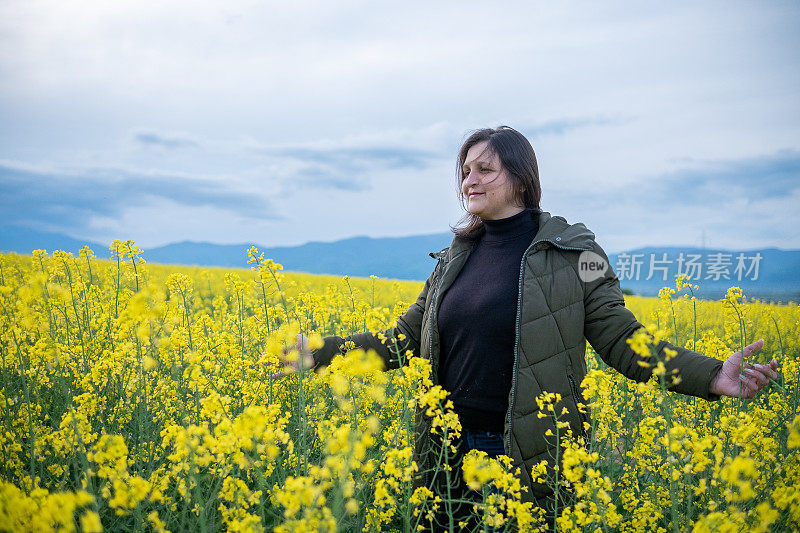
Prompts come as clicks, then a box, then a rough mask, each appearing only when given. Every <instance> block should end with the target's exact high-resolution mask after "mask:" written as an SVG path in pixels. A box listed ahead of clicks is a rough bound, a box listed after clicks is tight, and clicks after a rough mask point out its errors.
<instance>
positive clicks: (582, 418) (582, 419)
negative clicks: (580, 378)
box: [567, 374, 589, 449]
mask: <svg viewBox="0 0 800 533" xmlns="http://www.w3.org/2000/svg"><path fill="white" fill-rule="evenodd" d="M567 379H568V380H569V388H570V390H571V391H572V399H573V400H574V401H575V408H576V409H577V410H578V424H579V425H580V434H581V435H582V436H583V441H584V446H585V447H586V449H588V448H589V433H588V432H587V431H586V425H585V424H587V423H589V417H588V416H586V413H584V412H583V411H581V409H580V407H578V403H582V404H583V405H584V409H588V408H589V407H588V406H587V405H586V402H585V401H584V399H583V394H581V393H580V391H579V389H578V385H577V384H576V383H575V376H573V375H572V374H567Z"/></svg>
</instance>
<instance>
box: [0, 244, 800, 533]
mask: <svg viewBox="0 0 800 533" xmlns="http://www.w3.org/2000/svg"><path fill="white" fill-rule="evenodd" d="M248 255H249V258H250V262H251V266H252V269H251V270H245V269H240V270H233V269H228V270H225V269H199V268H191V267H173V266H163V265H146V264H145V263H144V261H143V260H142V258H141V252H140V250H138V249H137V248H136V246H135V245H134V244H133V243H132V242H130V241H126V242H119V241H115V243H114V244H113V245H112V250H111V259H110V260H107V259H106V260H100V259H96V258H95V257H93V255H92V254H91V252H90V251H88V249H84V250H83V251H82V252H81V254H80V256H79V257H73V256H71V255H70V254H67V253H62V252H54V253H52V254H47V253H45V252H43V251H35V252H34V253H33V256H18V255H14V254H10V255H0V306H1V307H0V360H1V362H2V369H0V372H2V388H0V404H1V405H2V410H0V424H2V428H1V429H0V530H2V531H51V530H53V531H76V530H78V531H85V532H96V531H102V530H110V531H174V532H177V531H209V532H211V531H221V530H229V531H265V530H266V531H271V530H275V531H416V530H421V529H424V528H425V526H426V523H427V522H426V521H427V519H428V517H429V516H430V515H431V511H432V509H433V508H434V507H439V506H441V507H443V508H444V509H447V507H448V505H450V504H451V502H448V501H446V500H445V501H442V500H439V499H437V498H436V497H435V496H434V495H433V494H431V493H430V492H428V491H427V490H426V489H425V488H417V489H414V487H413V485H412V483H411V480H412V476H413V474H414V472H415V470H416V465H414V464H413V463H412V461H411V447H410V443H411V442H412V439H413V418H414V412H415V410H416V409H422V410H424V411H425V412H426V416H432V417H434V419H435V421H434V426H435V427H436V428H437V431H439V432H441V433H442V434H443V435H445V436H446V438H448V439H450V438H453V436H454V435H457V434H458V430H459V425H458V420H457V418H455V417H454V416H453V413H452V411H451V410H450V409H449V408H448V404H447V399H446V393H445V392H444V391H442V390H441V389H440V388H439V387H437V386H434V385H433V384H432V383H431V381H430V379H429V366H428V364H427V361H425V360H421V359H419V358H416V357H410V358H409V363H408V364H407V365H406V366H405V367H403V368H402V369H399V370H394V371H391V372H383V371H382V370H381V362H380V359H378V358H377V356H375V354H374V353H364V352H363V351H362V350H352V351H351V352H349V354H348V355H347V356H345V357H339V358H337V359H335V360H334V363H333V364H332V365H331V366H330V367H328V368H327V369H326V370H325V371H323V372H321V373H319V374H317V373H315V372H311V371H305V372H300V373H297V374H292V375H288V376H284V377H278V378H272V377H271V374H272V372H273V371H274V370H275V363H276V362H277V358H278V355H279V354H281V350H282V347H283V346H284V345H285V344H286V343H287V342H290V341H292V340H293V339H294V336H295V334H296V333H299V332H302V333H305V334H306V335H308V336H309V337H311V338H312V341H313V342H315V343H318V342H319V341H320V336H325V335H332V334H337V335H345V334H348V333H355V332H361V331H366V330H370V331H375V332H377V331H382V330H386V329H387V328H389V327H390V326H391V325H393V324H394V321H395V320H396V317H398V316H399V315H401V314H402V313H404V312H405V310H406V309H407V308H408V306H409V305H410V304H411V303H412V302H413V301H414V300H415V299H416V296H417V294H418V292H419V290H420V289H421V287H422V285H421V283H413V282H392V281H387V280H380V279H375V278H374V277H373V278H372V279H349V278H347V277H345V278H338V277H331V276H313V275H304V274H291V273H285V274H284V273H283V272H281V267H280V265H277V264H276V263H274V262H273V261H270V260H269V259H264V258H263V257H260V256H259V255H258V252H257V251H255V250H251V251H250V252H249V253H248ZM244 259H245V258H244V257H243V260H244ZM700 285H702V283H700ZM699 290H700V292H699V294H700V295H701V294H702V286H701V287H700V288H699ZM692 291H694V292H697V288H696V286H694V285H686V284H685V283H682V282H681V281H680V280H679V282H678V284H677V286H676V287H674V289H672V290H670V289H664V290H662V293H661V297H660V298H649V299H646V298H638V297H628V298H627V306H628V308H629V309H631V310H632V311H633V312H634V314H635V315H636V316H637V318H639V320H640V321H642V322H643V323H645V324H646V325H647V326H648V328H649V329H650V331H651V332H654V333H656V335H657V336H658V337H661V338H665V339H667V340H669V341H671V342H673V343H675V344H679V345H681V346H686V347H688V348H691V349H694V350H696V351H699V352H701V353H704V354H706V355H709V356H713V357H717V358H720V359H725V358H726V357H727V356H728V355H730V354H731V353H732V352H733V351H736V350H737V349H740V348H741V347H742V346H743V345H745V344H749V343H750V342H752V341H754V340H757V339H759V338H762V337H763V338H764V339H765V341H766V342H765V345H764V349H763V350H762V351H761V352H760V353H758V354H757V355H756V356H755V358H754V361H753V362H761V363H765V362H767V361H769V360H770V359H771V358H773V357H775V358H777V360H778V363H779V379H778V381H777V382H775V383H771V384H770V385H769V386H768V387H767V388H765V389H764V390H763V391H762V392H761V393H760V394H759V395H758V396H757V397H756V398H754V399H752V400H737V399H733V398H724V399H723V400H722V401H720V402H706V401H704V400H699V399H694V398H689V397H685V396H681V395H678V394H675V393H671V392H665V389H664V382H665V381H664V380H665V379H668V376H663V375H658V374H659V372H658V371H656V372H655V373H654V376H653V378H652V379H651V381H650V382H649V383H647V384H637V383H634V382H632V381H629V380H626V379H625V378H623V377H622V376H621V375H620V374H618V373H617V372H616V371H614V370H612V369H609V368H608V367H606V366H605V365H604V364H603V363H602V361H600V359H599V358H598V357H597V356H596V355H595V354H594V352H593V351H592V350H591V348H589V349H588V350H587V352H588V353H587V359H588V362H589V368H590V373H589V375H588V376H587V378H586V380H585V381H584V383H583V386H584V387H585V391H586V396H587V397H588V398H589V399H590V400H591V405H590V406H589V409H590V410H591V420H592V428H591V441H590V442H589V443H587V445H586V446H583V445H581V443H580V442H576V441H575V440H573V439H572V438H571V436H570V435H560V434H559V435H557V436H556V438H559V439H562V442H563V448H562V449H561V451H560V453H561V457H560V458H559V461H560V465H561V466H560V468H558V469H557V470H555V471H546V470H544V469H539V470H538V472H535V473H534V474H535V475H539V476H540V477H541V478H542V479H543V480H544V481H547V482H549V483H551V484H552V485H553V486H556V485H559V486H561V487H563V490H562V491H561V492H560V493H559V494H561V495H562V496H561V499H560V500H559V508H558V519H557V522H556V527H557V529H558V530H563V531H573V530H575V531H603V532H606V531H686V530H693V531H700V532H702V531H791V530H795V531H796V530H798V529H799V528H800V454H798V451H800V416H798V413H799V412H800V411H798V407H800V406H798V400H800V396H799V391H798V384H797V375H798V366H799V364H800V345H799V344H800V310H799V309H798V306H797V304H788V305H774V304H766V303H763V302H758V301H755V302H749V301H746V299H745V298H744V297H743V296H742V295H741V294H740V293H739V292H737V291H736V290H731V291H729V294H728V296H727V297H726V299H725V300H723V301H717V302H709V301H703V300H697V299H694V298H692V296H691V293H692ZM387 342H392V339H387ZM637 349H638V350H642V349H647V347H646V346H644V345H642V344H639V345H638V346H637ZM294 355H295V356H296V354H294ZM658 363H659V361H657V360H655V357H654V360H653V365H652V366H653V368H654V369H656V370H657V369H658V368H660V365H659V364H658ZM539 402H540V406H541V416H552V417H555V418H556V419H558V418H559V417H560V416H561V415H562V412H561V410H560V409H561V408H560V407H557V406H558V398H555V397H552V396H544V397H542V398H540V399H539ZM556 427H557V428H559V431H560V430H561V428H562V427H563V426H562V425H557V426H556ZM443 451H444V453H447V448H445V449H444V450H443ZM440 474H441V475H447V476H451V475H452V476H455V475H464V476H466V479H467V481H468V482H469V483H470V485H471V486H473V487H475V488H476V489H477V490H479V491H482V493H483V494H484V501H483V503H482V504H480V515H481V516H482V517H483V524H482V525H481V526H480V527H481V529H484V528H488V527H489V526H493V527H496V528H498V530H502V529H508V530H511V529H513V528H519V529H520V530H524V531H536V530H539V529H540V526H541V524H542V522H541V521H540V514H539V512H537V509H532V508H531V506H530V504H528V503H523V500H522V499H521V498H520V488H519V483H518V482H517V478H516V476H515V475H514V466H513V465H512V464H510V463H509V462H508V461H495V460H488V459H486V458H484V457H481V456H480V455H479V454H471V455H469V456H468V457H467V458H466V459H465V461H464V464H463V468H462V470H461V471H460V472H457V471H455V470H454V471H452V472H448V471H443V472H440ZM491 484H493V485H494V486H495V487H498V488H499V489H500V490H499V491H498V490H493V491H490V490H489V487H490V485H491ZM462 525H463V524H462ZM452 526H453V529H458V528H459V524H452Z"/></svg>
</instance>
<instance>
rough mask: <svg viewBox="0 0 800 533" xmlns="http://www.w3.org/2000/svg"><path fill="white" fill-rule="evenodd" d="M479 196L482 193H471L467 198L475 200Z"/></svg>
mask: <svg viewBox="0 0 800 533" xmlns="http://www.w3.org/2000/svg"><path fill="white" fill-rule="evenodd" d="M481 194H483V193H482V192H471V193H469V197H470V198H475V197H476V196H480V195H481Z"/></svg>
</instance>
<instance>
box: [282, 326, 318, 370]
mask: <svg viewBox="0 0 800 533" xmlns="http://www.w3.org/2000/svg"><path fill="white" fill-rule="evenodd" d="M308 346H309V342H308V337H306V336H305V335H303V334H302V333H298V334H297V339H296V340H295V343H294V345H291V344H287V345H285V346H284V347H283V354H282V356H279V357H278V367H279V370H277V371H276V372H273V373H272V378H273V379H274V378H280V377H283V376H288V375H290V374H294V373H296V372H299V371H300V370H301V369H302V370H308V369H311V368H314V357H312V356H311V350H310V349H309V347H308ZM292 350H294V351H295V352H297V354H298V355H297V358H291V359H290V358H289V357H288V355H289V352H291V351H292ZM301 365H302V366H301Z"/></svg>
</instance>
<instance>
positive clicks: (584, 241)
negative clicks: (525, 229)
mask: <svg viewBox="0 0 800 533" xmlns="http://www.w3.org/2000/svg"><path fill="white" fill-rule="evenodd" d="M534 216H535V215H534ZM594 237H595V235H594V233H592V232H591V231H590V230H589V229H588V228H587V227H586V226H585V225H584V224H583V222H577V223H575V224H570V223H569V222H567V220H566V219H565V218H564V217H560V216H552V215H550V213H548V212H547V211H542V212H541V213H539V231H538V232H537V233H536V236H535V237H534V238H533V241H531V243H547V244H544V246H548V245H549V246H555V247H557V248H563V249H566V250H576V249H577V250H591V249H592V243H593V241H594ZM474 245H475V243H474V242H470V241H467V240H465V239H461V238H459V237H457V236H454V237H453V242H452V243H451V244H450V247H449V248H446V249H444V250H442V251H441V252H438V253H431V254H430V255H431V256H432V257H437V258H439V259H445V260H446V261H447V262H449V261H451V260H452V259H453V258H454V257H456V256H457V255H460V254H462V253H464V252H466V251H469V250H472V248H473V246H474Z"/></svg>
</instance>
